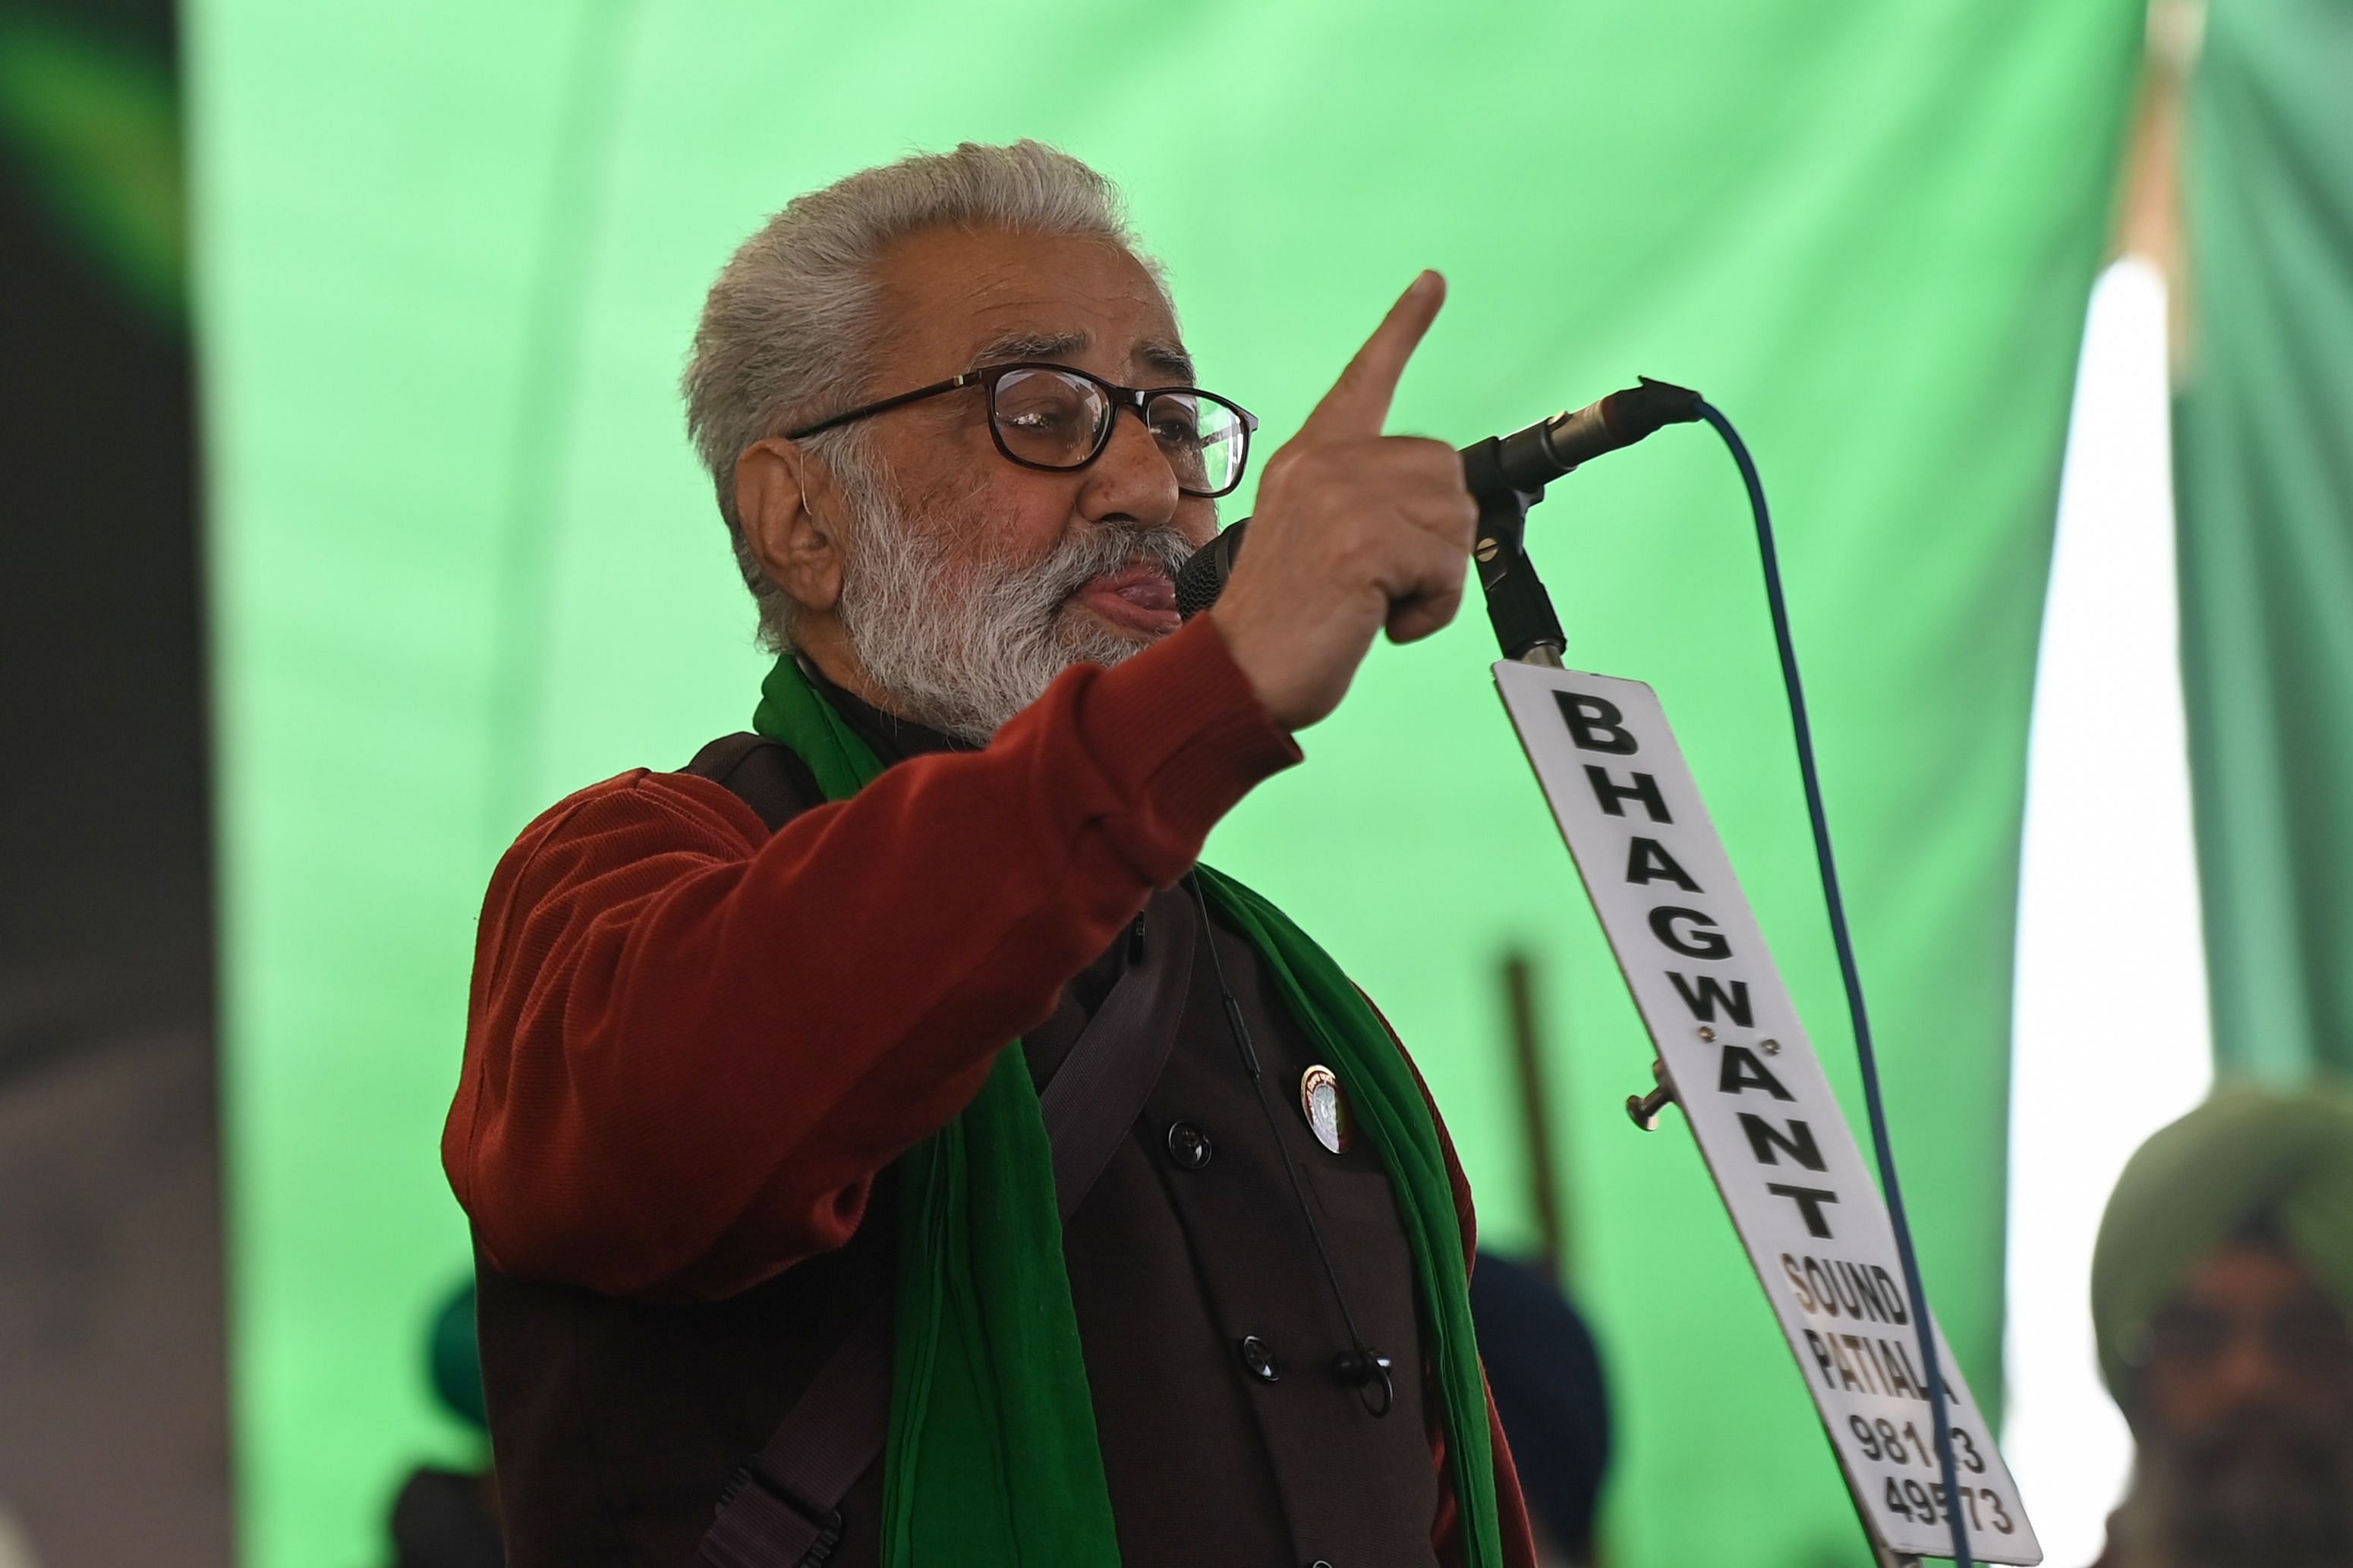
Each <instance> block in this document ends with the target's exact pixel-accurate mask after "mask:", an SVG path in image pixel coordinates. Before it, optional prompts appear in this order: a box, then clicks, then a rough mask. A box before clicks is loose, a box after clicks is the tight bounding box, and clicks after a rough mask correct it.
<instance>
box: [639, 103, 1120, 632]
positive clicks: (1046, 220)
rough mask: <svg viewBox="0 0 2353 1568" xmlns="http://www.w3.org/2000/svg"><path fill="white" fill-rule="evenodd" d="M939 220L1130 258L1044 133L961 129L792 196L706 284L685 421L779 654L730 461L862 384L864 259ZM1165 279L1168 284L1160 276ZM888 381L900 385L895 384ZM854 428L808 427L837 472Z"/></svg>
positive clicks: (787, 604) (1092, 188)
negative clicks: (1008, 134) (1081, 244)
mask: <svg viewBox="0 0 2353 1568" xmlns="http://www.w3.org/2000/svg"><path fill="white" fill-rule="evenodd" d="M940 226H964V227H974V228H1001V229H1008V230H1011V231H1013V232H1015V233H1018V234H1053V235H1088V236H1094V237H1101V238H1103V239H1107V240H1110V241H1112V242H1113V243H1114V244H1116V245H1119V246H1121V247H1124V248H1125V249H1126V250H1128V251H1129V252H1130V253H1131V254H1135V255H1137V258H1138V259H1139V260H1141V261H1143V262H1144V265H1145V267H1146V268H1148V269H1150V270H1151V271H1152V273H1153V276H1154V277H1155V279H1158V278H1159V277H1160V272H1159V268H1157V267H1156V266H1155V264H1154V263H1153V262H1152V260H1151V259H1150V258H1147V257H1144V256H1142V255H1141V254H1140V253H1139V252H1137V250H1136V247H1135V244H1134V237H1133V236H1132V235H1131V234H1130V233H1129V231H1128V227H1127V221H1126V216H1125V213H1124V209H1123V206H1122V203H1121V200H1120V195H1119V192H1118V190H1117V189H1116V188H1115V187H1114V186H1113V184H1112V183H1111V182H1110V181H1109V180H1107V179H1105V178H1104V177H1103V175H1101V174H1097V173H1096V172H1095V171H1094V170H1092V169H1091V168H1089V167H1088V166H1087V165H1086V164H1085V163H1081V162H1080V161H1079V160H1078V159H1076V158H1073V157H1071V155H1070V154H1069V153H1064V152H1060V151H1059V150H1058V149H1056V148H1052V147H1049V146H1047V145H1046V144H1045V143H1044V142H1031V141H1026V140H1025V141H1020V142H1014V143H1012V144H1011V145H1010V146H990V145H985V144H983V143H980V142H965V143H963V144H962V145H960V146H958V147H957V148H956V150H955V152H953V153H923V154H919V155H917V156H914V157H911V158H903V159H901V160H900V161H899V162H898V163H886V164H883V165H882V166H881V167H880V168H874V169H863V170H860V172H859V173H857V174H851V175H849V177H848V178H846V179H842V180H838V181H836V182H835V183H834V184H830V185H828V186H826V187H825V188H824V189H823V190H818V191H811V192H810V193H809V194H808V195H804V196H799V197H797V198H795V199H794V200H793V201H792V202H791V203H790V204H789V205H786V208H785V210H784V211H782V212H780V213H778V214H776V216H774V217H772V218H770V219H769V220H768V221H767V223H766V224H765V225H763V226H762V227H761V229H760V231H759V232H758V233H757V234H755V235H754V236H753V237H751V238H749V239H747V240H745V241H744V244H743V247H741V248H740V249H738V250H737V251H736V252H735V255H734V258H733V259H732V260H730V261H729V262H728V263H727V266H726V268H725V269H724V270H723V271H722V272H721V273H720V274H719V280H718V281H717V282H716V283H714V284H712V289H711V295H710V298H709V300H706V301H705V303H704V305H703V308H702V323H701V325H700V326H699V327H697V328H696V330H695V334H694V351H693V354H692V357H691V360H690V361H689V363H688V364H687V368H686V375H685V377H684V380H683V383H682V390H683V391H684V393H685V395H686V427H687V434H688V435H689V437H691V438H692V440H693V442H694V447H695V450H696V452H697V453H699V454H700V455H701V457H702V466H703V467H704V468H708V469H709V470H710V472H711V482H712V488H713V489H715V490H716V491H717V492H718V497H719V512H720V515H721V516H722V517H723V518H724V519H725V520H726V522H727V532H728V535H729V537H730V538H731V539H732V540H733V543H734V546H735V562H736V565H737V566H738V568H740V569H741V570H742V572H743V574H744V584H745V585H746V586H747V587H749V588H750V589H751V590H752V597H753V600H754V603H755V605H757V607H758V611H759V617H760V641H761V644H762V646H764V647H767V648H768V649H769V650H770V651H772V652H782V651H783V650H784V649H785V648H786V647H788V646H789V645H790V642H791V638H792V622H793V613H794V611H795V609H796V608H797V606H796V605H795V603H794V601H793V600H792V598H791V597H790V596H789V595H786V593H785V592H784V591H783V590H782V589H780V588H778V587H777V586H776V584H774V583H771V582H770V581H769V580H768V578H767V574H765V572H763V571H762V570H761V569H760V563H759V559H758V557H756V556H755V555H754V554H753V552H752V549H751V546H750V544H749V542H747V541H746V540H745V538H744V519H743V515H742V513H741V512H739V511H738V510H737V509H736V505H735V464H736V460H737V459H738V458H741V457H742V456H743V454H744V450H745V449H746V448H747V447H751V446H752V445H754V443H755V442H759V441H762V440H765V439H767V438H768V437H772V436H778V435H781V434H783V433H784V432H785V431H786V430H789V429H792V428H794V427H795V426H798V425H800V424H803V423H807V422H812V421H815V420H818V419H822V418H825V417H826V416H829V415H833V414H839V413H841V412H843V411H844V410H846V409H848V408H850V407H852V406H854V405H856V404H857V403H858V402H859V401H860V399H861V398H863V397H865V396H868V395H871V394H870V393H869V392H868V389H867V387H866V380H867V376H868V374H869V369H870V366H869V364H868V360H869V356H870V354H871V350H872V348H873V345H874V343H875V342H876V340H877V338H878V336H879V334H880V331H881V324H882V323H881V319H880V314H879V304H880V300H879V295H880V283H879V280H878V279H876V277H875V270H874V269H875V263H876V262H877V260H878V259H879V258H881V253H882V252H883V250H884V249H885V248H887V247H889V246H890V245H891V244H892V242H893V241H895V240H897V239H900V238H902V237H904V236H907V235H910V234H913V233H916V232H918V231H920V230H923V229H928V228H935V227H940ZM1164 292H1165V284H1164ZM893 390H896V389H893ZM861 434H862V432H860V430H859V428H858V427H857V426H848V427H845V428H843V429H840V430H838V431H828V432H827V433H825V434H824V435H822V436H817V437H810V440H809V445H810V447H811V448H812V449H813V450H817V451H820V452H822V453H823V454H824V456H825V457H826V458H827V459H828V462H830V463H831V464H832V465H833V467H834V468H835V469H836V470H837V471H838V472H841V473H842V474H843V477H844V478H845V479H852V480H854V479H857V478H860V477H866V478H873V477H875V476H874V475H873V472H872V469H871V460H870V458H869V453H868V448H867V447H866V446H865V444H864V443H863V442H862V440H861V439H860V436H861Z"/></svg>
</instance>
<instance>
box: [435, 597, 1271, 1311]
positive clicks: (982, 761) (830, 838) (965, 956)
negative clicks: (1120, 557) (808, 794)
mask: <svg viewBox="0 0 2353 1568" xmlns="http://www.w3.org/2000/svg"><path fill="white" fill-rule="evenodd" d="M1298 757H1299V752H1298V750H1297V749H1296V747H1294V746H1293V744H1292V742H1291V740H1290V738H1289V737H1288V736H1287V735H1286V734H1284V733H1283V732H1282V731H1281V730H1280V729H1279V728H1278V727H1276V726H1275V724H1274V723H1273V722H1272V721H1271V719H1270V718H1269V716H1268V715H1267V713H1266V711H1265V710H1264V708H1263V707H1262V706H1261V704H1260V702H1259V701H1258V700H1257V698H1256V697H1255V695H1254V694H1253V693H1252V692H1251V690H1250V684H1249V682H1248V680H1247V679H1246V678H1245V677H1244V676H1243V674H1242V672H1241V671H1240V668H1239V667H1237V666H1236V665H1235V664H1234V662H1233V659H1232V658H1231V656H1230V655H1229V653H1228V651H1227V649H1226V646H1225V643H1224V641H1223V639H1222V637H1220V635H1219V632H1218V630H1217V628H1216V626H1215V625H1214V623H1213V622H1211V621H1209V620H1208V619H1206V618H1205V619H1203V620H1201V621H1198V622H1196V623H1194V624H1193V625H1191V626H1187V628H1185V629H1184V630H1183V631H1180V632H1178V633H1176V635H1174V636H1172V637H1169V638H1168V639H1167V640H1166V642H1164V643H1161V644H1160V645H1158V646H1157V647H1153V648H1151V649H1148V650H1146V651H1145V652H1144V653H1141V654H1138V655H1136V656H1135V657H1134V658H1131V659H1129V660H1127V661H1126V662H1125V663H1124V664H1122V665H1120V666H1119V667H1117V668H1113V669H1110V670H1104V669H1101V668H1096V667H1093V666H1081V667H1078V668H1073V669H1071V670H1070V671H1068V672H1066V673H1065V674H1064V675H1063V676H1062V677H1061V678H1060V679H1058V680H1057V681H1056V682H1055V683H1054V685H1053V686H1052V687H1051V688H1050V689H1049V690H1048V691H1047V692H1046V694H1045V695H1044V696H1043V697H1042V698H1040V699H1039V700H1038V701H1037V702H1036V703H1035V704H1033V705H1032V706H1031V707H1030V708H1029V709H1028V710H1025V711H1024V712H1023V713H1021V714H1020V715H1019V716H1018V718H1016V719H1015V720H1014V721H1012V722H1011V723H1010V724H1008V725H1007V726H1006V728H1005V729H1004V730H1003V731H1001V732H1000V733H999V734H998V735H997V739H996V740H995V741H994V742H991V743H990V744H989V745H988V746H987V747H986V748H984V749H982V750H980V751H977V752H951V753H942V754H937V755H930V756H923V757H918V758H914V759H913V760H910V761H908V762H904V763H899V764H898V765H896V766H894V767H892V768H890V769H888V770H887V771H886V772H885V773H883V774H882V776H881V778H879V779H877V780H876V781H875V782H874V783H872V784H870V785H868V786H867V787H866V789H865V790H863V791H862V792H860V794H859V795H857V796H856V797H854V798H853V799H851V800H849V801H846V802H841V803H838V804H834V805H824V806H820V807H818V808H817V809H815V810H812V811H809V812H807V813H806V814H804V815H803V816H799V817H797V818H795V819H794V820H793V821H791V822H790V823H787V824H786V826H785V827H784V828H783V829H782V830H781V831H780V832H778V833H776V835H774V836H773V837H771V836H770V835H769V834H768V833H767V831H766V829H765V827H764V826H762V824H761V823H760V821H759V819H758V818H757V817H756V816H754V815H753V813H752V811H751V810H750V808H749V807H747V806H745V805H744V804H743V803H742V802H741V801H739V800H738V799H736V797H735V796H734V795H732V794H730V793H729V792H728V791H727V790H726V789H725V788H723V786H721V785H719V784H714V783H712V782H711V781H710V780H707V779H703V778H700V777H697V776H693V775H689V774H680V773H648V772H644V771H642V770H641V771H638V772H635V773H625V774H622V775H621V776H620V777H618V778H615V779H610V780H607V782H605V783H603V784H597V785H595V786H593V787H591V788H589V789H586V790H584V791H582V792H581V793H579V794H578V795H573V796H572V797H571V798H569V799H568V800H565V801H564V802H562V803H560V804H559V805H556V806H555V807H554V808H553V809H552V810H550V811H549V812H547V813H546V814H545V815H544V816H541V817H540V818H539V819H538V820H537V821H535V822H533V824H532V825H531V826H530V827H528V828H527V829H525V830H524V832H523V834H522V837H520V838H518V839H517V840H516V841H515V844H514V846H513V847H512V848H511V849H510V850H508V852H507V854H506V856H505V857H504V858H502V859H501V861H500V863H499V866H498V868H497V870H496V872H495V873H494V874H493V876H492V878H491V887H490V892H489V896H488V898H487V899H486V900H485V902H484V905H483V910H482V920H481V926H480V931H479V933H478V935H477V939H476V947H475V961H474V976H473V986H472V992H471V997H470V1008H469V1015H468V1026H467V1039H466V1055H465V1065H464V1068H463V1072H462V1076H461V1079H460V1082H459V1090H458V1095H457V1100H456V1103H455V1104H454V1105H453V1106H452V1107H451V1109H450V1113H449V1119H448V1125H447V1127H446V1129H445V1130H444V1132H443V1136H442V1160H443V1163H444V1165H445V1167H446V1169H447V1170H448V1176H449V1182H450V1185H451V1186H452V1187H453V1188H454V1189H455V1191H456V1193H457V1194H458V1199H459V1203H460V1204H462V1205H464V1206H465V1208H466V1211H467V1213H468V1215H470V1217H471V1218H472V1221H473V1225H474V1231H475V1237H476V1239H477V1241H478V1242H479V1244H480V1246H481V1247H483V1249H484V1250H485V1252H486V1253H487V1255H488V1256H489V1258H491V1261H492V1262H493V1263H494V1264H495V1265H497V1266H498V1267H499V1268H501V1269H502V1270H504V1271H506V1272H508V1273H512V1274H517V1275H521V1276H523V1277H526V1278H533V1279H552V1280H559V1281H563V1282H567V1283H571V1284H576V1285H581V1286H586V1287H587V1288H590V1289H596V1290H601V1291H605V1292H607V1293H612V1294H625V1295H626V1294H651V1295H659V1296H666V1297H684V1298H697V1297H712V1296H719V1295H724V1294H729V1293H732V1292H733V1291H736V1290H740V1289H745V1288H748V1287H749V1286H751V1285H753V1284H755V1283H757V1282H759V1281H760V1280H761V1279H765V1278H767V1277H769V1276H771V1275H773V1274H775V1273H776V1271H778V1270H780V1269H782V1268H786V1267H788V1266H790V1265H791V1264H793V1263H794V1262H796V1261H798V1260H799V1259H801V1258H807V1257H809V1256H811V1255H813V1254H815V1253H818V1252H821V1251H824V1250H827V1249H828V1248H832V1247H839V1246H840V1245H841V1244H842V1243H844V1242H845V1241H847V1240H848V1239H849V1237H850V1236H851V1234H852V1233H853V1232H854V1231H855V1230H856V1228H857V1226H858V1224H859V1222H860V1218H861V1216H862V1215H863V1214H864V1212H865V1205H866V1200H867V1195H868V1193H869V1190H870V1188H871V1183H872V1180H873V1178H874V1176H875V1175H876V1174H877V1173H879V1172H880V1171H881V1170H882V1169H883V1168H884V1167H885V1166H886V1165H888V1164H889V1163H891V1162H892V1160H894V1159H896V1158H897V1157H898V1156H899V1155H900V1154H901V1153H902V1152H904V1151H905V1150H906V1149H907V1148H908V1147H909V1146H911V1145H912V1144H913V1143H914V1142H916V1141H917V1140H919V1139H921V1138H923V1136H925V1135H926V1134H928V1133H930V1132H932V1131H935V1130H937V1129H938V1128H940V1127H941V1126H943V1125H944V1124H945V1123H946V1122H947V1121H949V1120H950V1119H952V1118H953V1117H955V1115H956V1114H957V1113H958V1112H959V1111H961V1110H963V1109H964V1107H965V1105H966V1104H967V1103H969V1101H970V1100H971V1099H972V1097H973V1096H974V1095H975V1094H976V1093H977V1092H978V1090H979V1088H980V1085H981V1082H982V1080H983V1079H985V1078H986V1077H987V1071H988V1068H989V1065H990V1063H991V1061H992V1060H993V1059H994V1058H995V1056H996V1054H997V1051H998V1049H1000V1048H1001V1047H1003V1046H1004V1045H1005V1043H1006V1042H1007V1041H1008V1040H1010V1039H1012V1038H1013V1037H1016V1036H1018V1034H1020V1033H1021V1032H1022V1031H1023V1030H1024V1029H1027V1028H1030V1027H1032V1026H1036V1025H1037V1024H1039V1022H1041V1021H1043V1020H1044V1019H1045V1017H1046V1016H1048V1015H1049V1014H1050V1012H1051V1011H1052V1009H1053V1006H1054V1003H1055V1000H1056V998H1057V996H1058V994H1059V993H1060V988H1061V986H1062V984H1063V983H1064V982H1065V981H1067V980H1068V979H1069V978H1070V977H1071V975H1072V974H1074V973H1077V972H1078V971H1079V970H1080V969H1081V968H1082V967H1083V966H1084V965H1085V964H1086V963H1088V962H1089V961H1091V960H1092V959H1093V958H1094V957H1095V955H1096V954H1097V953H1099V952H1102V951H1103V948H1104V947H1106V946H1107V945H1109V943H1110V942H1112V941H1113V938H1114V937H1115V936H1116V935H1117V933H1118V931H1120V929H1121V927H1122V926H1124V924H1125V923H1126V922H1127V921H1130V920H1132V919H1133V918H1134V915H1135V914H1136V912H1137V910H1140V909H1141V908H1142V907H1143V904H1144V901H1145V899H1146V898H1147V897H1148V896H1149V895H1150V894H1151V892H1152V890H1153V889H1155V888H1159V887H1166V886H1167V885H1169V884H1170V883H1172V882H1174V881H1175V880H1176V879H1177V878H1178V877H1179V876H1181V875H1182V874H1183V873H1184V871H1185V870H1186V868H1188V867H1189V866H1190V865H1191V864H1192V863H1193V860H1194V859H1195V858H1196V857H1197V856H1198V854H1199V852H1200V847H1201V842H1202V840H1203V839H1204V838H1205V837H1207V836H1208V830H1209V828H1210V827H1211V826H1213V825H1214V824H1215V823H1216V822H1217V821H1218V819H1219V817H1220V816H1223V815H1224V814H1225V813H1226V812H1227V811H1229V810H1230V809H1231V808H1232V806H1233V805H1235V804H1236V803H1237V802H1238V801H1240V798H1241V797H1242V795H1244V794H1245V793H1247V792H1248V791H1249V790H1250V787H1251V786H1252V785H1254V784H1257V783H1258V782H1259V781H1260V780H1261V779H1263V778H1264V777H1266V776H1267V775H1268V774H1270V773H1274V772H1276V771H1277V770H1279V769H1281V768H1282V767H1285V766H1288V765H1289V764H1291V763H1294V762H1296V761H1297V760H1298Z"/></svg>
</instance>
